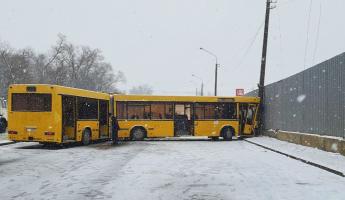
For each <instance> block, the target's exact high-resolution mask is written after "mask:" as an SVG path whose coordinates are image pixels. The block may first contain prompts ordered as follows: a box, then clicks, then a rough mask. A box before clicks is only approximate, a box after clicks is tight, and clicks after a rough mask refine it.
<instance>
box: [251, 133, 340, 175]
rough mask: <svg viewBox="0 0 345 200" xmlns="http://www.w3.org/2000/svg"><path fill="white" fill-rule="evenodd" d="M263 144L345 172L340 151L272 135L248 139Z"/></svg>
mask: <svg viewBox="0 0 345 200" xmlns="http://www.w3.org/2000/svg"><path fill="white" fill-rule="evenodd" d="M247 140H249V141H252V142H255V143H258V144H261V145H263V146H266V147H269V148H272V149H275V150H278V151H281V152H283V153H287V154H289V155H292V156H296V157H298V158H302V159H305V160H307V161H310V162H314V163H317V164H319V165H323V166H326V167H329V168H331V169H334V170H337V171H340V172H342V173H343V174H345V156H343V155H341V154H339V153H332V152H327V151H322V150H319V149H317V148H311V147H306V146H302V145H297V144H293V143H289V142H284V141H280V140H277V139H275V138H270V137H255V138H249V139H247Z"/></svg>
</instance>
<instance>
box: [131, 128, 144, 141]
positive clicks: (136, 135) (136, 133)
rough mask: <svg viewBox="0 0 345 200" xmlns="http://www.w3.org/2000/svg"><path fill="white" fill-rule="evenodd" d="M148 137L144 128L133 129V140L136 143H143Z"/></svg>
mask: <svg viewBox="0 0 345 200" xmlns="http://www.w3.org/2000/svg"><path fill="white" fill-rule="evenodd" d="M145 137H146V131H145V129H144V128H142V127H136V128H133V129H132V131H131V139H132V140H136V141H142V140H144V138H145Z"/></svg>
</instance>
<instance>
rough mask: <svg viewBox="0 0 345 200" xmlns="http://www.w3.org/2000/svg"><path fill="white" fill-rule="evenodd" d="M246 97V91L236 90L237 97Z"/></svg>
mask: <svg viewBox="0 0 345 200" xmlns="http://www.w3.org/2000/svg"><path fill="white" fill-rule="evenodd" d="M243 95H244V89H236V96H243Z"/></svg>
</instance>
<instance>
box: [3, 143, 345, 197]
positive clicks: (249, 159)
mask: <svg viewBox="0 0 345 200" xmlns="http://www.w3.org/2000/svg"><path fill="white" fill-rule="evenodd" d="M111 198H112V199H260V200H267V199H272V200H273V199H274V200H275V199H294V200H296V199H303V200H304V199H320V200H321V199H322V200H324V199H328V200H329V199H339V200H340V199H345V178H342V177H339V176H337V175H334V174H331V173H329V172H326V171H323V170H321V169H318V168H315V167H312V166H310V165H307V164H304V163H302V162H299V161H296V160H293V159H290V158H287V157H284V156H282V155H280V154H276V153H273V152H271V151H267V150H265V149H262V148H260V147H257V146H255V145H252V144H249V143H247V142H245V141H232V142H221V141H219V142H213V141H146V142H128V143H124V144H121V145H119V146H116V147H112V146H110V145H109V144H108V143H101V144H94V145H91V146H88V147H73V148H68V149H59V150H47V149H42V148H40V146H39V145H33V144H27V143H18V144H12V145H7V146H0V199H1V200H5V199H111Z"/></svg>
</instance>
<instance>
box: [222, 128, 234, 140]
mask: <svg viewBox="0 0 345 200" xmlns="http://www.w3.org/2000/svg"><path fill="white" fill-rule="evenodd" d="M221 135H222V137H223V139H224V140H225V141H231V140H232V136H234V129H233V128H232V127H229V126H226V127H224V128H223V129H222V132H221Z"/></svg>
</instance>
